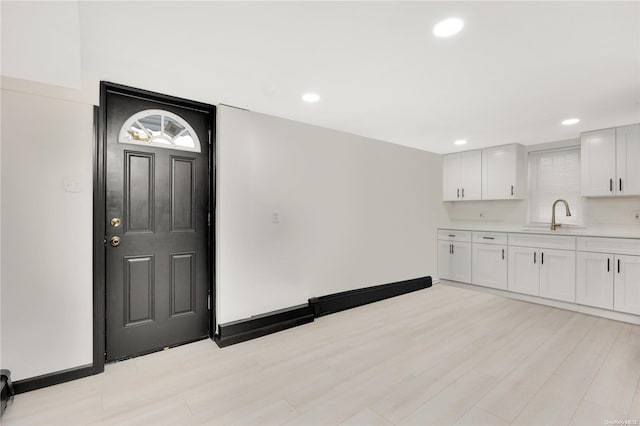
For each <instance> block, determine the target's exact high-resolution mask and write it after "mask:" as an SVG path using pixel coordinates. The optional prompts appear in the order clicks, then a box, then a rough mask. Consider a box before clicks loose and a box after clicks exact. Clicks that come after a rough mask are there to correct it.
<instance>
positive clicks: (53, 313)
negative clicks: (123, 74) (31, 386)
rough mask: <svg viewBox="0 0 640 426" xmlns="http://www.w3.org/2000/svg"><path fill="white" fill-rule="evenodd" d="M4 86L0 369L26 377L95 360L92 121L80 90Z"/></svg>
mask: <svg viewBox="0 0 640 426" xmlns="http://www.w3.org/2000/svg"><path fill="white" fill-rule="evenodd" d="M2 86H3V87H2V90H1V94H2V102H1V111H2V130H1V135H0V136H1V139H2V145H1V193H2V206H1V228H2V242H1V253H2V259H1V262H2V271H1V287H2V288H1V292H2V300H1V305H2V311H1V312H2V317H1V322H2V325H1V330H2V368H9V369H11V372H12V378H13V379H14V380H20V379H24V378H29V377H33V376H37V375H41V374H46V373H51V372H55V371H59V370H63V369H67V368H73V367H78V366H81V365H86V364H91V362H92V337H93V334H92V208H93V207H92V201H93V198H92V148H93V145H92V123H93V117H92V107H91V105H90V103H89V101H88V99H87V97H86V96H84V94H83V92H80V91H65V90H64V89H60V88H51V87H48V86H44V85H38V84H33V83H28V82H24V81H18V80H12V79H6V78H3V80H2ZM26 89H28V90H26ZM94 90H95V92H96V93H97V90H98V89H97V86H96V87H95V88H94ZM36 93H39V94H36ZM81 98H85V100H84V101H82V102H81V101H79V99H81ZM65 177H71V178H73V179H77V180H78V181H79V182H80V185H81V192H79V193H70V192H65V190H64V189H63V179H64V178H65Z"/></svg>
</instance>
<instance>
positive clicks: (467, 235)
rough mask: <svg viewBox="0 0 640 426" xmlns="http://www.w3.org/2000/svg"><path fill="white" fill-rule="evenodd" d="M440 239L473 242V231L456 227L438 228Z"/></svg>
mask: <svg viewBox="0 0 640 426" xmlns="http://www.w3.org/2000/svg"><path fill="white" fill-rule="evenodd" d="M438 239H439V240H443V241H460V242H464V243H470V242H471V231H460V230H456V229H438Z"/></svg>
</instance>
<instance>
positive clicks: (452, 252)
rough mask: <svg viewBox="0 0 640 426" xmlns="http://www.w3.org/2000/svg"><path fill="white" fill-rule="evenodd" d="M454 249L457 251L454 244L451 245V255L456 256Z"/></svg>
mask: <svg viewBox="0 0 640 426" xmlns="http://www.w3.org/2000/svg"><path fill="white" fill-rule="evenodd" d="M454 249H455V246H454V245H453V244H451V254H454V252H455V250H454Z"/></svg>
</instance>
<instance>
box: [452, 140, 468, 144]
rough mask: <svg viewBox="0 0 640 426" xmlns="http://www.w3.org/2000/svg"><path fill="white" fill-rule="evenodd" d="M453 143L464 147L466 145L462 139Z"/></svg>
mask: <svg viewBox="0 0 640 426" xmlns="http://www.w3.org/2000/svg"><path fill="white" fill-rule="evenodd" d="M453 143H454V144H456V145H464V144H466V143H467V141H466V140H464V139H458V140H457V141H454V142H453Z"/></svg>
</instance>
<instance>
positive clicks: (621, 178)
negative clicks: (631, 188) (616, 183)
mask: <svg viewBox="0 0 640 426" xmlns="http://www.w3.org/2000/svg"><path fill="white" fill-rule="evenodd" d="M620 192H622V178H620Z"/></svg>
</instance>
